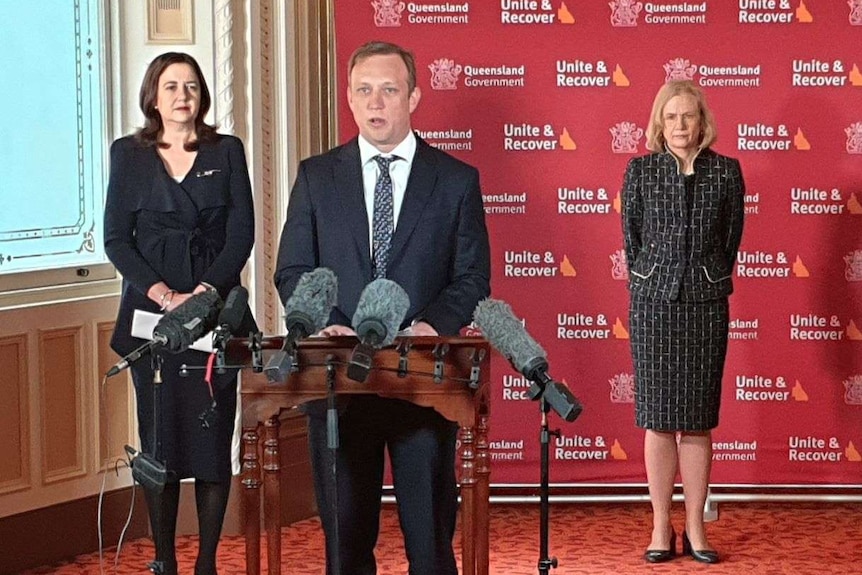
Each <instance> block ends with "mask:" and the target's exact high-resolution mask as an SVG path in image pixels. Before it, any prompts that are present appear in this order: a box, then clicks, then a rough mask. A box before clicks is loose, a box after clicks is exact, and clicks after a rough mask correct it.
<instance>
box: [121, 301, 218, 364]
mask: <svg viewBox="0 0 862 575" xmlns="http://www.w3.org/2000/svg"><path fill="white" fill-rule="evenodd" d="M160 319H162V314H160V313H152V312H149V311H143V310H140V309H136V310H135V314H134V315H133V316H132V337H139V338H141V339H148V340H150V341H152V340H153V330H154V329H156V324H158V323H159V320H160ZM189 347H190V349H196V350H198V351H203V352H206V353H212V351H213V337H212V332H211V331H210V332H207V333H205V334H204V335H203V336H202V337H201V338H200V339H198V340H197V341H195V342H194V343H193V344H192V345H191V346H189Z"/></svg>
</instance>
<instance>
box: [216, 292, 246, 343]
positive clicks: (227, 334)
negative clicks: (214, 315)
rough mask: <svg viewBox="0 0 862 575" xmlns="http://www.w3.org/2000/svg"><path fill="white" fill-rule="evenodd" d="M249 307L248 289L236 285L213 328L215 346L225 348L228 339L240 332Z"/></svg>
mask: <svg viewBox="0 0 862 575" xmlns="http://www.w3.org/2000/svg"><path fill="white" fill-rule="evenodd" d="M247 312H249V313H250V310H249V307H248V290H247V289H245V288H244V287H243V286H235V287H234V288H233V289H232V290H230V293H229V294H227V297H226V298H225V300H224V307H223V308H222V309H221V312H219V314H218V320H217V321H216V328H215V329H214V330H213V347H215V348H217V349H220V350H224V346H225V344H226V343H227V341H228V340H229V339H230V338H231V336H234V335H243V336H245V335H248V334H240V333H239V330H240V328H241V327H242V325H243V320H244V319H245V317H246V313H247Z"/></svg>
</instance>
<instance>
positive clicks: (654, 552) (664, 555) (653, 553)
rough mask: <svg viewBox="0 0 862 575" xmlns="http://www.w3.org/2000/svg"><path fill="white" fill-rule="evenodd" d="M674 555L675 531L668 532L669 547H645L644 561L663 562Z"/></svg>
mask: <svg viewBox="0 0 862 575" xmlns="http://www.w3.org/2000/svg"><path fill="white" fill-rule="evenodd" d="M674 557H676V531H671V532H670V549H647V550H646V551H645V552H644V561H646V562H647V563H664V562H665V561H670V560H671V559H673V558H674Z"/></svg>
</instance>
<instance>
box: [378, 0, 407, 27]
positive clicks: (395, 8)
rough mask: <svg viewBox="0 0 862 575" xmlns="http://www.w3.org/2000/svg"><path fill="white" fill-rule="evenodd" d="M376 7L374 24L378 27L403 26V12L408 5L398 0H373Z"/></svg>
mask: <svg viewBox="0 0 862 575" xmlns="http://www.w3.org/2000/svg"><path fill="white" fill-rule="evenodd" d="M371 5H372V6H373V7H374V25H375V26H377V27H378V28H394V27H397V26H401V13H402V12H404V8H406V7H407V5H406V4H404V2H398V0H372V2H371Z"/></svg>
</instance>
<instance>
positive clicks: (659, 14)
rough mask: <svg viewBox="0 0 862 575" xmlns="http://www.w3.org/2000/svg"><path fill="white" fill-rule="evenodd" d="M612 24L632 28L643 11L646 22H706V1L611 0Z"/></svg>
mask: <svg viewBox="0 0 862 575" xmlns="http://www.w3.org/2000/svg"><path fill="white" fill-rule="evenodd" d="M608 6H610V8H611V26H614V27H617V28H631V27H633V26H637V25H638V19H639V17H640V13H641V11H643V12H645V13H646V15H645V16H644V23H646V24H706V2H668V1H665V2H646V3H644V2H636V1H635V0H611V2H609V3H608Z"/></svg>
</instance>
